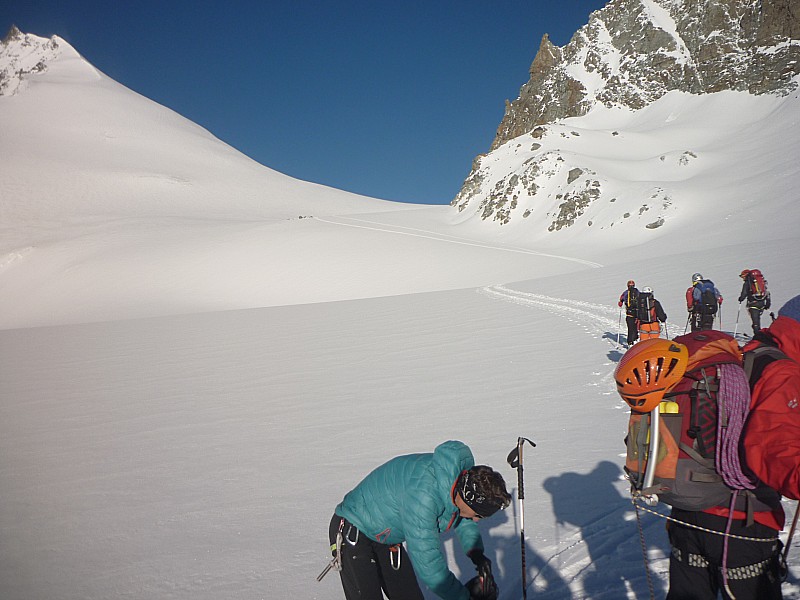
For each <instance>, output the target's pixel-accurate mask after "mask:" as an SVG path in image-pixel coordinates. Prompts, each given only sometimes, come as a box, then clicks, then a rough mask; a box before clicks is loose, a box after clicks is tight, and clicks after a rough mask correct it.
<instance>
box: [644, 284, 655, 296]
mask: <svg viewBox="0 0 800 600" xmlns="http://www.w3.org/2000/svg"><path fill="white" fill-rule="evenodd" d="M642 293H643V294H652V293H653V288H651V287H650V286H647V285H646V286H644V287H643V288H642Z"/></svg>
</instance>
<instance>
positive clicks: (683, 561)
mask: <svg viewBox="0 0 800 600" xmlns="http://www.w3.org/2000/svg"><path fill="white" fill-rule="evenodd" d="M672 516H673V517H675V518H676V519H678V520H680V521H682V522H684V523H689V524H691V525H697V526H699V527H704V528H706V529H711V530H713V531H723V532H724V531H725V527H726V525H727V522H728V520H727V519H726V518H725V517H719V516H716V515H709V514H707V513H704V512H692V511H684V510H678V509H674V510H673V511H672ZM667 523H668V525H667V531H668V533H669V541H670V544H671V545H672V554H671V555H670V557H669V593H668V594H667V600H716V598H717V597H718V596H717V594H718V593H721V594H722V597H723V598H725V600H729V599H730V595H729V594H728V592H727V590H726V589H725V587H724V580H723V575H722V563H723V552H724V544H725V539H726V538H725V537H723V536H721V535H718V534H716V533H710V532H707V531H702V530H699V529H694V528H691V527H686V526H684V525H681V524H680V523H675V522H672V521H668V522H667ZM730 532H731V533H732V534H734V535H738V536H744V537H749V538H762V539H764V538H767V539H768V538H775V537H777V534H778V532H777V531H775V530H774V529H770V528H769V527H766V526H764V525H761V524H759V523H755V524H753V525H752V526H750V527H745V522H744V521H734V522H733V523H732V525H731V531H730ZM727 540H728V542H727V543H728V556H727V562H726V565H725V566H726V567H727V578H728V587H729V588H730V591H731V593H732V594H733V595H734V596H735V597H736V600H780V599H781V598H782V597H783V596H782V595H781V579H780V568H779V559H780V551H781V542H780V541H777V540H776V541H773V542H762V541H750V540H740V539H737V538H732V537H729V538H727Z"/></svg>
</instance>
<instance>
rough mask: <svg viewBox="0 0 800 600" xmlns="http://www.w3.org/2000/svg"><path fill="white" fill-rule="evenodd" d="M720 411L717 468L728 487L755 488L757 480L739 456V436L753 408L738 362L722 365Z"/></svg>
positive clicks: (718, 416)
mask: <svg viewBox="0 0 800 600" xmlns="http://www.w3.org/2000/svg"><path fill="white" fill-rule="evenodd" d="M717 411H718V412H717V456H716V461H717V465H716V467H717V472H718V473H719V474H720V475H721V476H722V479H723V481H724V482H725V484H726V485H727V486H728V487H730V488H733V489H735V490H752V489H754V488H755V487H756V486H755V482H754V481H753V480H752V479H751V478H750V477H748V476H747V475H746V474H745V473H744V471H743V469H742V464H741V459H740V457H739V439H740V438H741V435H742V430H743V429H744V424H745V421H746V420H747V415H748V414H749V412H750V386H749V384H748V381H747V376H746V375H745V372H744V370H743V369H742V368H741V367H740V366H739V365H731V364H722V365H720V378H719V395H718V397H717ZM726 416H727V418H725V417H726Z"/></svg>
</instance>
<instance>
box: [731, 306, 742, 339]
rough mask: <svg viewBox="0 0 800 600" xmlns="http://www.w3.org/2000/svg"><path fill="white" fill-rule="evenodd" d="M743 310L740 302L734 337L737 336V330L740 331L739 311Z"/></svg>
mask: <svg viewBox="0 0 800 600" xmlns="http://www.w3.org/2000/svg"><path fill="white" fill-rule="evenodd" d="M740 312H742V303H741V302H739V310H737V311H736V326H735V327H734V328H733V337H736V332H737V331H739V313H740Z"/></svg>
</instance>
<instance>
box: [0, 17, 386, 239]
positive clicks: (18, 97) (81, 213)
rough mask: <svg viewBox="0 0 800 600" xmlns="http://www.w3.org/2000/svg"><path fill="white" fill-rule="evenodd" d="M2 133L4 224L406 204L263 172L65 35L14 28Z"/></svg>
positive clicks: (2, 73) (280, 215) (1, 99)
mask: <svg viewBox="0 0 800 600" xmlns="http://www.w3.org/2000/svg"><path fill="white" fill-rule="evenodd" d="M0 129H2V132H3V135H2V137H0V153H2V156H3V161H2V164H1V165H0V192H1V193H2V205H0V211H2V212H0V217H2V223H3V225H5V226H8V225H10V224H12V223H13V224H17V223H36V222H39V221H41V220H47V221H51V222H58V221H62V220H71V219H76V218H87V217H88V218H96V217H99V216H108V217H116V218H125V217H137V218H140V217H142V216H143V215H150V216H153V217H169V216H176V215H180V216H184V217H197V218H221V219H239V218H243V219H252V220H260V219H286V218H292V217H293V218H297V217H298V216H300V215H309V214H317V215H324V214H334V213H338V214H341V213H352V212H364V211H365V210H371V211H380V210H386V209H395V210H397V209H398V208H397V205H396V204H394V203H388V202H380V201H378V200H375V199H372V198H364V197H361V196H358V195H355V194H351V193H347V192H342V191H340V190H335V189H333V188H329V187H325V186H322V185H317V184H312V183H308V182H303V181H299V180H297V179H294V178H292V177H288V176H286V175H283V174H281V173H278V172H277V171H274V170H272V169H269V168H267V167H264V166H263V165H260V164H258V163H256V162H255V161H253V160H251V159H250V158H248V157H246V156H244V155H243V154H241V153H240V152H238V151H236V150H234V149H233V148H231V147H230V146H228V145H227V144H225V143H223V142H221V141H220V140H219V139H217V138H216V137H214V136H213V135H212V134H211V133H209V132H208V131H206V130H205V129H203V128H201V127H199V126H197V125H195V124H194V123H192V122H191V121H189V120H187V119H185V118H184V117H181V116H180V115H178V114H176V113H175V112H173V111H171V110H169V109H168V108H166V107H164V106H161V105H159V104H156V103H154V102H152V101H151V100H148V99H147V98H144V97H143V96H141V95H139V94H137V93H136V92H133V91H132V90H129V89H128V88H126V87H124V86H122V85H120V84H118V83H117V82H115V81H114V80H112V79H110V78H109V77H107V76H106V75H104V74H103V73H101V72H100V71H98V70H97V69H96V68H94V67H93V66H92V65H91V64H89V63H88V62H87V61H86V60H85V59H84V58H83V57H81V56H80V54H79V53H78V52H77V51H76V50H75V49H74V48H73V47H72V46H70V45H69V44H68V43H67V42H66V41H65V40H63V39H61V38H60V37H58V36H54V37H53V38H51V39H45V38H41V37H38V36H35V35H31V34H26V33H22V32H20V31H19V30H18V29H17V28H15V27H14V28H12V29H11V31H10V32H9V33H8V35H7V36H6V37H5V39H4V40H3V42H2V44H0ZM54 194H60V196H61V197H60V199H59V201H57V202H56V201H54V199H53V195H54Z"/></svg>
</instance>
